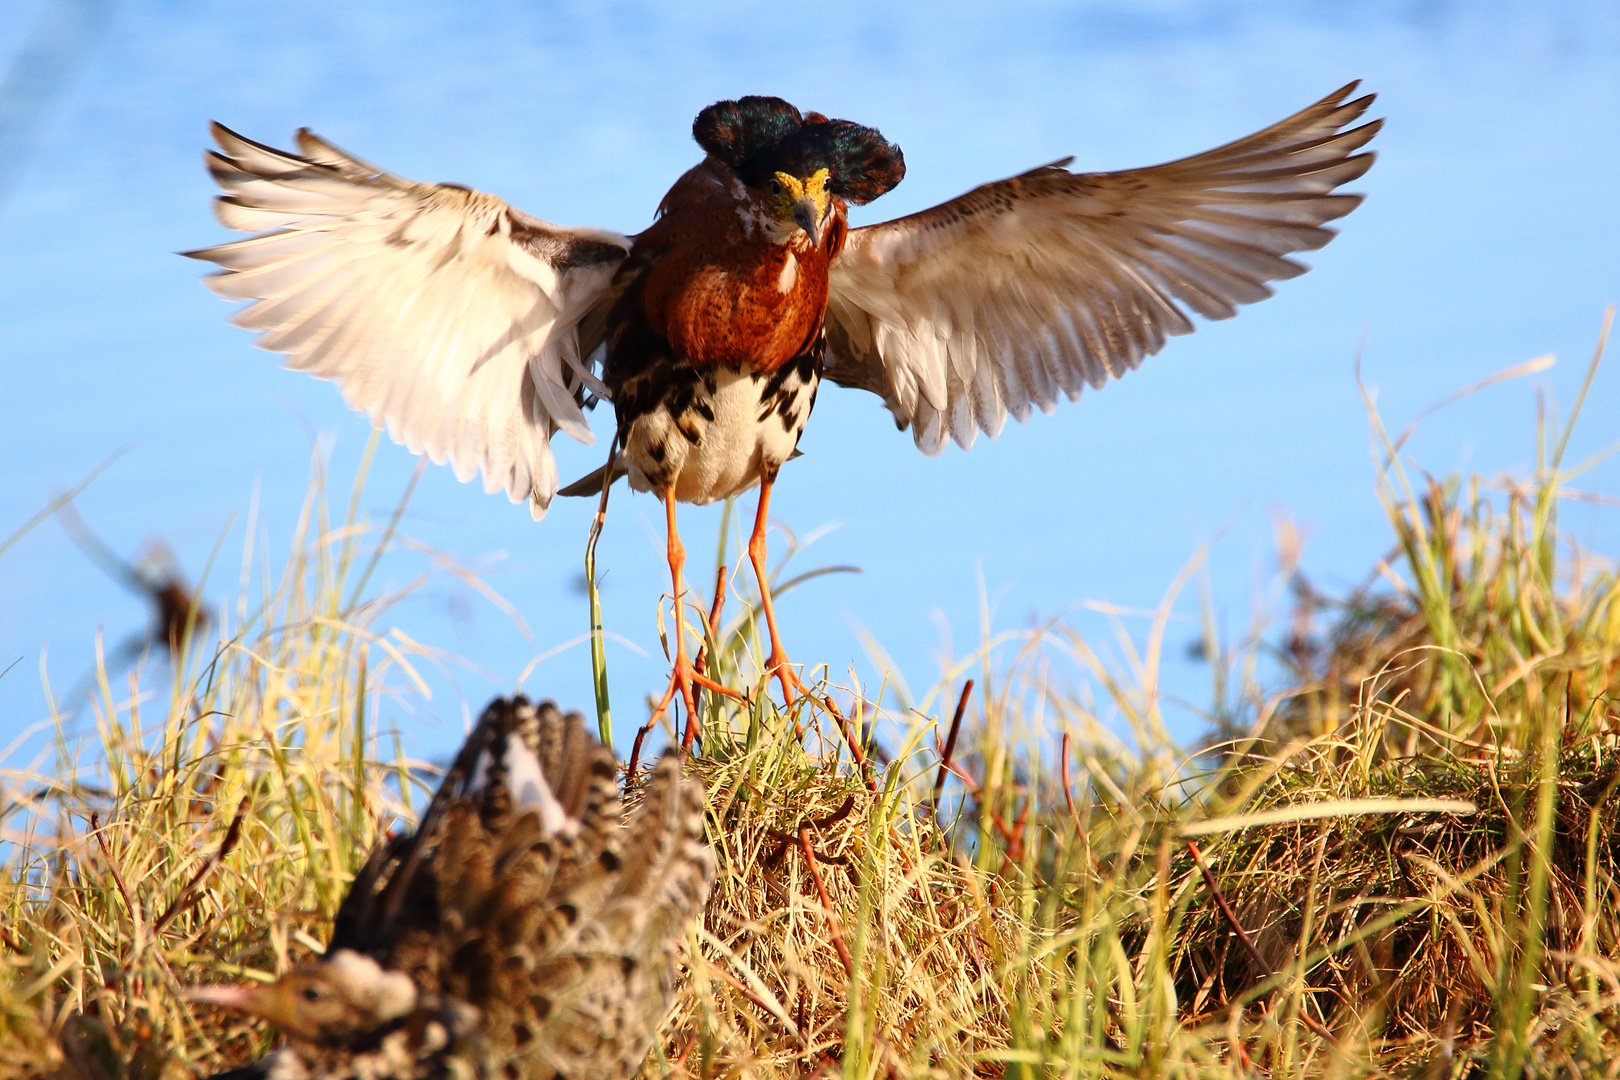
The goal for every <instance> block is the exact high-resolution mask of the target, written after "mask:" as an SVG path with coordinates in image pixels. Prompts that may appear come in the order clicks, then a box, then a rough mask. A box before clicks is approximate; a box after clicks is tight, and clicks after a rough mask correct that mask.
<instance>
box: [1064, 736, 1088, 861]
mask: <svg viewBox="0 0 1620 1080" xmlns="http://www.w3.org/2000/svg"><path fill="white" fill-rule="evenodd" d="M1063 801H1064V802H1066V803H1068V804H1069V816H1070V817H1071V818H1073V819H1074V834H1075V835H1076V836H1079V835H1080V834H1081V833H1083V832H1085V831H1086V830H1085V828H1084V827H1083V826H1082V825H1081V824H1080V813H1079V811H1077V810H1076V809H1075V808H1074V791H1073V790H1072V789H1071V787H1070V784H1069V733H1068V732H1067V731H1065V732H1064V733H1063Z"/></svg>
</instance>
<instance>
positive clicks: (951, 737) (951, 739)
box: [934, 679, 973, 807]
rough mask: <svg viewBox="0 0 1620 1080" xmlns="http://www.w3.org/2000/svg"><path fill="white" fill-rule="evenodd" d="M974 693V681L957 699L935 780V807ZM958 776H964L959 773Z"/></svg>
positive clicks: (968, 683)
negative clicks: (968, 704) (954, 713)
mask: <svg viewBox="0 0 1620 1080" xmlns="http://www.w3.org/2000/svg"><path fill="white" fill-rule="evenodd" d="M971 693H973V680H972V679H969V680H968V681H967V682H965V683H963V684H962V696H961V697H959V698H957V699H956V715H955V716H953V717H951V730H950V732H949V734H947V735H946V736H945V750H944V752H943V753H941V754H940V758H939V775H938V776H936V777H935V778H934V805H935V806H936V807H937V806H939V794H940V792H941V791H942V790H944V787H945V774H946V772H951V771H955V770H952V769H951V755H952V754H954V753H956V736H957V734H958V733H959V732H960V731H961V730H962V715H963V714H964V713H966V712H967V703H968V695H969V694H971ZM957 775H958V776H960V775H962V774H961V773H957Z"/></svg>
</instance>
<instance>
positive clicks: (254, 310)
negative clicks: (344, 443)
mask: <svg viewBox="0 0 1620 1080" xmlns="http://www.w3.org/2000/svg"><path fill="white" fill-rule="evenodd" d="M212 131H213V135H214V139H215V140H216V141H217V142H218V143H219V146H220V151H210V152H209V154H208V157H207V161H208V168H209V171H210V172H211V173H212V174H213V176H214V179H215V180H216V181H217V182H218V183H219V186H220V187H221V188H223V189H224V191H225V194H224V195H222V196H220V197H219V198H218V199H217V200H216V201H215V210H216V213H217V215H218V217H219V220H220V221H221V222H222V223H223V224H224V225H226V226H227V227H228V228H232V229H237V230H240V231H242V232H257V233H260V235H258V236H254V237H251V238H249V239H247V240H238V241H236V242H234V243H229V244H221V245H220V246H218V247H212V248H207V249H205V250H202V251H193V252H188V253H187V254H189V255H191V256H193V257H195V258H198V259H205V260H207V261H209V262H212V263H216V264H218V265H219V266H220V267H221V269H222V272H221V273H218V274H215V275H212V276H210V277H209V278H208V279H207V285H208V287H209V288H210V289H212V290H213V291H214V292H216V293H218V294H220V295H221V296H224V297H227V298H229V299H232V300H252V301H254V303H251V304H249V305H248V306H247V307H245V308H243V309H242V310H241V311H240V312H238V313H237V315H236V316H235V318H234V319H233V320H232V321H234V322H235V323H236V324H237V325H239V326H243V327H247V328H248V329H251V330H259V331H262V333H261V335H260V337H259V339H258V344H259V345H260V346H261V347H262V348H265V349H269V350H270V351H272V352H279V353H284V354H286V356H287V364H288V366H289V367H292V368H296V369H298V370H300V371H308V372H309V373H310V374H312V375H316V376H318V377H320V378H323V379H331V380H332V381H334V382H336V383H337V384H338V386H339V388H340V389H341V390H342V391H343V396H344V399H345V400H346V401H347V402H348V403H349V404H350V405H351V406H353V407H354V408H356V409H358V410H360V411H362V412H364V413H365V414H366V415H367V416H369V417H370V418H371V422H372V423H373V424H375V425H376V426H378V427H384V426H386V427H387V429H388V434H389V436H390V437H391V438H392V439H394V440H395V441H396V442H402V443H404V444H405V445H406V446H408V447H409V448H410V449H411V451H412V452H413V453H422V452H425V453H426V454H427V455H428V456H429V457H430V458H431V459H432V460H433V461H434V462H435V463H438V464H443V463H444V462H446V461H448V462H449V463H450V465H451V467H452V468H454V469H455V473H456V477H457V479H459V480H462V481H467V480H470V479H472V476H473V474H474V473H475V472H478V471H480V470H481V471H482V472H483V474H484V488H485V490H487V491H489V492H495V491H498V490H503V489H504V490H505V492H506V494H507V497H508V498H510V499H511V500H512V501H513V502H518V501H519V500H522V499H528V500H529V501H530V507H531V510H532V511H533V513H534V516H535V517H537V518H538V517H540V516H542V515H543V514H544V513H545V509H546V506H547V505H548V504H549V503H550V502H551V498H552V496H553V495H555V494H556V491H557V469H556V464H555V462H554V461H553V459H552V456H551V448H550V439H551V436H552V435H553V434H554V433H555V432H556V431H558V430H559V429H560V430H563V431H566V432H568V433H569V434H570V435H572V436H574V437H575V438H577V439H579V440H581V441H582V442H586V443H589V442H591V441H592V436H591V430H590V427H589V426H588V425H587V424H586V422H585V416H584V413H583V411H582V408H581V404H580V402H581V398H582V396H583V391H584V390H590V391H592V392H593V393H597V394H601V393H602V389H601V384H600V383H599V382H597V381H596V379H595V378H594V376H592V374H591V373H590V371H589V369H588V366H587V361H588V359H589V356H588V352H589V350H585V353H586V355H582V350H581V347H580V340H579V338H580V335H579V333H578V326H579V322H580V320H581V319H582V318H584V317H585V316H586V315H587V314H588V313H589V312H590V311H591V309H592V308H593V307H594V306H595V305H596V304H597V302H598V301H600V300H601V299H602V298H603V297H604V295H605V293H606V290H607V286H608V282H609V280H610V279H611V278H612V276H613V271H614V269H615V268H616V267H617V266H618V265H619V263H620V262H621V261H622V260H623V258H624V256H625V253H626V251H627V250H628V249H629V245H630V242H629V240H627V239H626V238H625V237H623V236H620V235H619V234H617V233H611V232H604V231H601V230H597V229H569V228H563V227H561V226H557V225H552V224H550V223H548V222H544V221H541V220H540V219H538V218H534V217H530V216H529V215H527V214H525V213H523V212H522V211H520V210H516V209H514V208H513V207H511V206H508V205H507V204H506V203H504V202H502V201H501V200H500V199H497V198H496V197H494V196H493V195H486V194H484V193H483V192H478V191H471V190H469V189H467V188H463V187H459V186H456V185H453V184H418V183H414V182H412V181H410V180H406V179H403V178H402V177H398V176H394V175H392V174H390V173H386V172H383V171H382V170H381V169H378V168H377V167H376V166H373V165H370V164H368V163H366V162H364V161H361V160H359V159H358V158H354V157H351V156H349V155H348V154H346V153H344V152H343V151H341V150H339V149H337V148H336V147H334V146H332V145H331V144H330V143H327V142H325V141H323V140H322V139H320V138H318V137H317V136H315V135H313V134H311V133H310V132H308V131H306V130H300V131H299V132H298V143H299V147H300V148H301V149H302V150H303V156H302V157H300V156H298V155H296V154H292V153H287V152H284V151H280V150H275V149H272V148H271V147H268V146H263V145H261V144H259V143H256V142H253V141H251V140H249V139H245V138H243V137H242V136H240V135H238V134H236V133H235V132H233V131H231V130H230V129H228V128H225V127H223V126H221V125H219V124H215V125H213V127H212ZM264 230H268V231H264Z"/></svg>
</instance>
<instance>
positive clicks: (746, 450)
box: [625, 364, 819, 504]
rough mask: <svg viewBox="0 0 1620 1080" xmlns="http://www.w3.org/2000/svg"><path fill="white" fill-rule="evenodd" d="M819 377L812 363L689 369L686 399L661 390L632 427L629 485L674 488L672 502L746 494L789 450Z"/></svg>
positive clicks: (794, 443)
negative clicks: (765, 371) (767, 368)
mask: <svg viewBox="0 0 1620 1080" xmlns="http://www.w3.org/2000/svg"><path fill="white" fill-rule="evenodd" d="M818 381H819V380H818V378H817V375H816V373H815V370H814V368H813V367H812V366H811V365H810V364H802V365H801V364H790V365H788V367H787V368H783V369H781V370H779V371H777V372H774V373H772V374H770V375H755V374H753V373H750V372H746V371H742V372H734V371H727V370H724V369H712V370H709V371H706V372H704V373H703V374H702V375H701V376H698V375H697V373H695V372H693V374H692V379H691V383H690V390H691V394H690V400H689V401H688V400H687V395H686V394H685V393H684V392H676V393H669V394H665V395H664V397H663V401H662V403H660V404H659V405H658V406H656V407H655V408H654V409H653V410H652V411H651V412H648V413H646V414H645V415H643V416H640V417H638V418H637V419H636V420H635V421H634V422H633V423H632V424H631V425H630V432H629V435H628V437H627V438H626V440H625V456H626V457H627V458H628V461H629V465H630V486H631V487H633V488H634V489H635V490H637V491H662V490H663V489H665V488H666V487H670V486H673V487H674V489H675V498H676V499H677V500H679V501H681V502H689V503H699V504H702V503H709V502H714V501H715V500H716V499H724V498H727V497H728V496H731V495H736V494H738V493H739V492H743V491H747V490H748V489H749V488H751V487H753V486H754V485H755V484H757V483H759V482H760V480H761V479H762V478H764V477H765V476H771V475H775V473H776V470H777V469H778V468H779V467H780V466H781V464H782V462H784V461H786V460H787V459H788V457H789V456H790V455H791V454H792V453H793V449H794V447H796V446H797V445H798V443H799V435H800V433H801V432H802V431H803V430H804V422H805V420H806V419H808V417H809V416H810V408H811V406H812V405H813V404H814V402H815V398H816V384H817V382H818ZM683 389H684V388H683ZM672 409H673V410H674V411H672Z"/></svg>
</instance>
